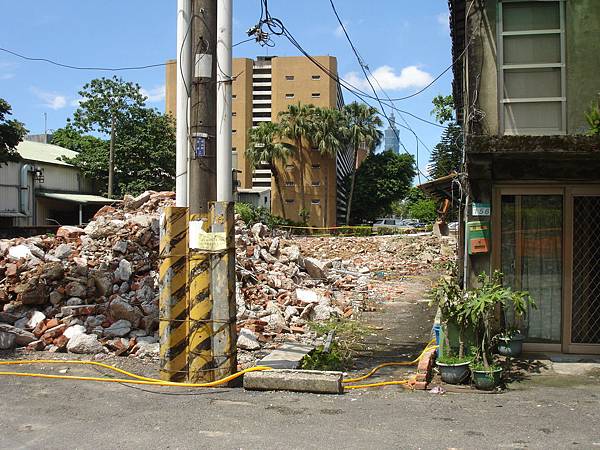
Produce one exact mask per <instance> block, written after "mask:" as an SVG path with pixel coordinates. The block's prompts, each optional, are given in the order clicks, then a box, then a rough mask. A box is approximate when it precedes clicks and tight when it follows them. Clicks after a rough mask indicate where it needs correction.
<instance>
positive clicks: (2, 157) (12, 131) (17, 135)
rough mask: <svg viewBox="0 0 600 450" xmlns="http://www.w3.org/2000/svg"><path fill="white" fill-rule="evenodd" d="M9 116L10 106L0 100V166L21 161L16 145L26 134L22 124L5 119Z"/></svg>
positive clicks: (10, 112) (10, 113)
mask: <svg viewBox="0 0 600 450" xmlns="http://www.w3.org/2000/svg"><path fill="white" fill-rule="evenodd" d="M10 115H12V108H11V106H10V105H9V104H8V102H7V101H6V100H4V99H2V98H0V164H1V163H7V162H9V161H19V160H20V159H21V156H20V155H19V153H17V145H19V142H21V141H22V140H23V137H24V136H25V135H26V134H27V130H26V129H25V125H24V124H23V123H21V122H19V121H18V120H14V119H12V120H8V119H7V116H10Z"/></svg>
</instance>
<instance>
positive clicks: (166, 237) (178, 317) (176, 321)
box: [159, 207, 188, 381]
mask: <svg viewBox="0 0 600 450" xmlns="http://www.w3.org/2000/svg"><path fill="white" fill-rule="evenodd" d="M187 282H188V209H187V208H181V207H167V208H165V209H164V211H163V213H162V214H161V217H160V268H159V284H160V301H159V334H160V379H161V380H164V381H185V380H186V379H187V376H188V358H187V353H188V298H187Z"/></svg>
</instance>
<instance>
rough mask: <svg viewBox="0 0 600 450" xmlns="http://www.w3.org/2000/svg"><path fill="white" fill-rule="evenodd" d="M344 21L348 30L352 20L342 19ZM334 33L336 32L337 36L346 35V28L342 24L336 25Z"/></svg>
mask: <svg viewBox="0 0 600 450" xmlns="http://www.w3.org/2000/svg"><path fill="white" fill-rule="evenodd" d="M342 23H343V24H344V27H345V28H346V30H347V29H348V26H349V25H350V21H349V20H342ZM333 34H335V36H336V37H339V38H341V37H344V28H342V26H341V25H338V26H337V27H335V30H333Z"/></svg>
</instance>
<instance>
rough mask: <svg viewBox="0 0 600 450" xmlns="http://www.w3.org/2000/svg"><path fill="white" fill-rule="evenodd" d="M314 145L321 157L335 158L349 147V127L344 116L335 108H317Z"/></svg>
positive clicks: (315, 111) (315, 112)
mask: <svg viewBox="0 0 600 450" xmlns="http://www.w3.org/2000/svg"><path fill="white" fill-rule="evenodd" d="M313 121H314V126H315V129H314V138H313V143H314V144H315V145H316V146H317V147H318V149H319V152H320V153H321V155H324V156H330V157H332V158H335V157H336V155H337V153H338V152H339V151H343V150H345V149H346V148H347V146H348V127H347V121H346V117H345V116H344V114H343V113H342V112H341V111H340V110H338V109H333V108H315V110H314V119H313Z"/></svg>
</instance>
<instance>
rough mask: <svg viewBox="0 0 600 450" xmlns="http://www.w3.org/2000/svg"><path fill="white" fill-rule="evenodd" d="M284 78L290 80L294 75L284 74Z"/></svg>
mask: <svg viewBox="0 0 600 450" xmlns="http://www.w3.org/2000/svg"><path fill="white" fill-rule="evenodd" d="M285 79H286V80H288V81H292V80H293V79H294V75H286V76H285Z"/></svg>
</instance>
